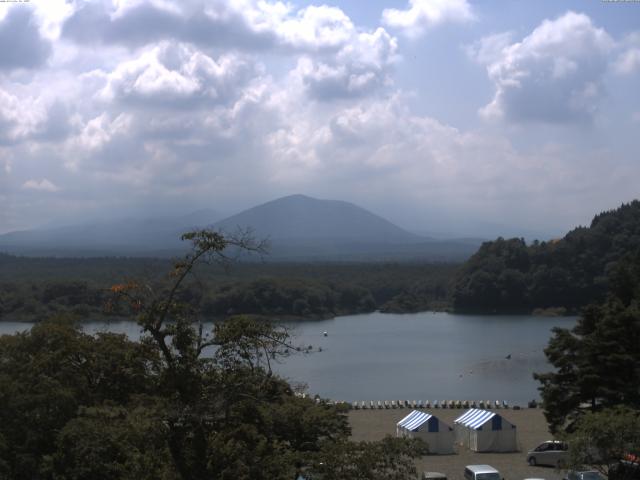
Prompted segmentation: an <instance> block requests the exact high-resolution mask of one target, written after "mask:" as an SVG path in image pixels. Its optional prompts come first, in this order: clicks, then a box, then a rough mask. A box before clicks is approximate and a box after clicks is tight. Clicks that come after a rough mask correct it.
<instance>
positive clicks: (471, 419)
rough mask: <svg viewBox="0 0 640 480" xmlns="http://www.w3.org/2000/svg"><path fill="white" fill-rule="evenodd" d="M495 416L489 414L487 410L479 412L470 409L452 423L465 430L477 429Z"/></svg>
mask: <svg viewBox="0 0 640 480" xmlns="http://www.w3.org/2000/svg"><path fill="white" fill-rule="evenodd" d="M495 416H496V413H495V412H490V411H488V410H480V409H478V408H472V409H471V410H469V411H468V412H465V413H464V414H463V415H461V416H460V417H458V418H456V419H455V420H454V421H453V423H457V424H459V425H463V426H465V427H467V428H473V429H474V430H475V429H478V428H480V427H482V425H484V424H485V423H487V422H488V421H489V420H491V419H492V418H493V417H495Z"/></svg>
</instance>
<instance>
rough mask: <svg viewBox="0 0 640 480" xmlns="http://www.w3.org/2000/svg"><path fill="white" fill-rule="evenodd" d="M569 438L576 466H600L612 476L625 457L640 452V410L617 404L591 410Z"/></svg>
mask: <svg viewBox="0 0 640 480" xmlns="http://www.w3.org/2000/svg"><path fill="white" fill-rule="evenodd" d="M566 439H567V441H568V443H569V463H570V466H571V467H572V468H575V469H582V468H585V467H587V468H589V469H596V470H598V471H600V473H602V474H603V475H606V476H609V477H611V476H612V475H610V473H612V472H613V473H616V470H617V467H618V466H619V465H620V462H621V460H622V461H624V459H625V458H626V457H627V456H628V455H629V454H631V453H634V452H640V411H639V410H632V409H629V408H626V407H617V408H612V409H605V410H602V411H599V412H594V413H587V414H586V415H584V416H583V417H581V418H580V419H579V420H578V421H577V423H576V426H575V430H574V432H573V433H572V434H570V435H568V436H567V437H566ZM617 478H620V476H617Z"/></svg>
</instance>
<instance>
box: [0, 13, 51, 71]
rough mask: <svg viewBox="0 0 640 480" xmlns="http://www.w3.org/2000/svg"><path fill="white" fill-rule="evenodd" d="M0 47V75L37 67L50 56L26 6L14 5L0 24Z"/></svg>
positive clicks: (47, 43)
mask: <svg viewBox="0 0 640 480" xmlns="http://www.w3.org/2000/svg"><path fill="white" fill-rule="evenodd" d="M5 8H6V7H5ZM0 45H1V46H2V48H0V71H2V70H8V71H11V70H16V69H33V68H37V67H40V66H42V65H43V64H44V63H45V62H46V61H47V59H48V58H49V55H50V53H51V44H50V43H49V42H48V41H47V40H45V39H44V38H42V37H41V35H40V31H39V30H38V25H37V22H36V20H35V18H34V16H33V10H32V9H31V8H29V6H28V5H17V6H16V5H14V6H13V8H11V9H8V11H7V12H6V16H5V17H4V18H3V19H1V20H0Z"/></svg>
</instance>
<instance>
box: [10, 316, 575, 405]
mask: <svg viewBox="0 0 640 480" xmlns="http://www.w3.org/2000/svg"><path fill="white" fill-rule="evenodd" d="M575 322H576V318H573V317H534V316H527V315H454V314H449V313H433V312H422V313H416V314H382V313H379V312H375V313H370V314H363V315H350V316H343V317H336V318H333V319H330V320H322V321H313V322H297V323H285V325H287V326H288V327H291V328H292V332H293V334H294V335H295V338H294V343H295V344H299V345H303V346H308V345H311V346H312V347H313V353H310V354H298V355H294V356H292V357H291V358H288V359H286V360H285V361H284V362H283V363H281V364H279V365H277V367H276V370H277V371H278V372H279V373H280V374H281V375H282V376H285V377H286V378H288V379H289V380H291V381H293V382H306V383H307V384H308V386H309V392H310V393H312V394H315V393H318V394H320V395H321V396H323V397H326V398H331V399H335V400H347V401H355V400H367V401H368V400H392V399H396V400H398V399H402V400H427V399H428V400H431V401H433V400H450V399H453V400H458V399H459V400H465V399H468V400H497V399H500V400H507V401H508V402H510V403H512V404H525V403H526V402H527V401H529V400H531V399H534V398H535V399H539V393H538V391H537V387H538V383H537V382H536V381H534V380H533V377H532V374H533V372H544V371H548V370H549V369H550V366H549V364H548V363H547V361H546V359H545V356H544V352H543V349H544V347H545V346H546V344H547V342H548V340H549V338H550V335H551V329H552V328H553V327H555V326H558V327H563V328H571V327H572V326H573V325H575ZM28 328H30V325H29V324H24V323H17V322H0V334H3V333H14V332H16V331H20V330H25V329H28ZM85 329H86V331H88V332H91V333H93V332H97V331H102V330H109V331H113V332H119V333H125V334H127V335H128V336H129V337H130V338H134V339H135V338H138V337H139V335H140V331H139V327H138V326H137V325H136V324H135V323H134V322H128V321H118V322H109V323H104V322H93V323H87V324H86V325H85ZM325 331H326V332H327V336H326V337H325V336H324V335H323V332H325ZM319 348H321V349H322V351H318V349H319ZM509 355H510V358H507V357H508V356H509Z"/></svg>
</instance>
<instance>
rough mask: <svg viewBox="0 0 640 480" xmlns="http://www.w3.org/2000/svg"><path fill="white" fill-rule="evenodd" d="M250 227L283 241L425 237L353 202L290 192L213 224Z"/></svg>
mask: <svg viewBox="0 0 640 480" xmlns="http://www.w3.org/2000/svg"><path fill="white" fill-rule="evenodd" d="M214 227H215V228H218V229H220V230H223V231H233V230H234V229H237V228H238V227H241V228H243V227H251V228H252V229H253V230H254V232H255V234H256V236H258V237H268V238H270V239H272V240H286V241H300V240H313V241H333V242H345V241H346V242H357V243H368V244H370V243H378V244H382V243H418V242H423V241H425V240H427V239H426V238H424V237H420V236H419V235H416V234H413V233H410V232H408V231H406V230H403V229H402V228H400V227H398V226H396V225H394V224H393V223H391V222H389V221H388V220H385V219H384V218H382V217H379V216H378V215H375V214H373V213H371V212H369V211H368V210H365V209H364V208H361V207H358V206H357V205H354V204H353V203H349V202H342V201H339V200H318V199H316V198H311V197H307V196H305V195H290V196H288V197H282V198H278V199H277V200H273V201H271V202H267V203H263V204H262V205H258V206H256V207H253V208H250V209H248V210H245V211H243V212H240V213H238V214H236V215H233V216H231V217H229V218H226V219H224V220H222V221H219V222H217V223H216V224H215V225H214Z"/></svg>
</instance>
